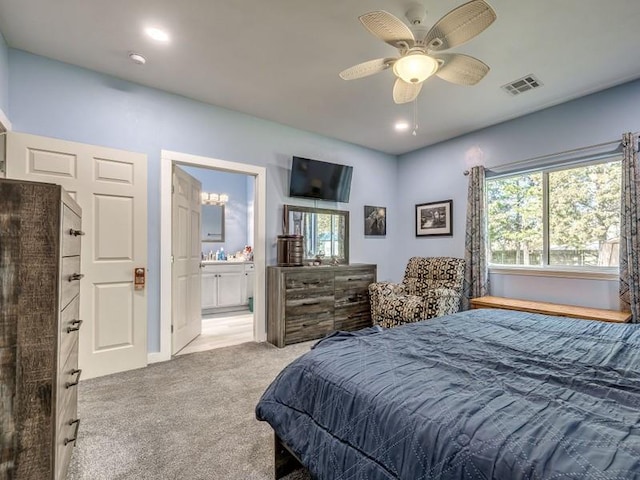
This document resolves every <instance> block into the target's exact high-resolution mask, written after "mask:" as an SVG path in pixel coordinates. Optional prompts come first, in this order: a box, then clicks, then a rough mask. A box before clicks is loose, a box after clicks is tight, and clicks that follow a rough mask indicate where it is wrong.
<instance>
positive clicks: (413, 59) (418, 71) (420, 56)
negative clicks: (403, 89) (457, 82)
mask: <svg viewBox="0 0 640 480" xmlns="http://www.w3.org/2000/svg"><path fill="white" fill-rule="evenodd" d="M436 70H438V62H437V61H436V60H435V59H434V58H431V57H430V56H429V55H426V54H425V53H422V52H415V53H409V54H408V55H405V56H404V57H401V58H399V59H398V60H397V61H396V62H395V63H394V64H393V73H395V74H396V76H398V77H400V78H401V79H402V80H404V81H405V82H407V83H421V82H424V81H425V80H426V79H427V78H429V77H430V76H431V75H433V74H434V73H436Z"/></svg>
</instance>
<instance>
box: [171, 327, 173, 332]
mask: <svg viewBox="0 0 640 480" xmlns="http://www.w3.org/2000/svg"><path fill="white" fill-rule="evenodd" d="M171 333H173V325H171Z"/></svg>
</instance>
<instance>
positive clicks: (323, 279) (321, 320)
mask: <svg viewBox="0 0 640 480" xmlns="http://www.w3.org/2000/svg"><path fill="white" fill-rule="evenodd" d="M375 281H376V265H369V264H352V265H339V266H321V267H267V341H268V342H269V343H272V344H274V345H275V346H277V347H284V346H285V345H290V344H292V343H298V342H305V341H307V340H313V339H316V338H320V337H323V336H324V335H326V334H327V333H330V332H332V331H334V330H358V329H360V328H364V327H369V326H371V307H370V305H369V290H368V288H369V284H370V283H373V282H375Z"/></svg>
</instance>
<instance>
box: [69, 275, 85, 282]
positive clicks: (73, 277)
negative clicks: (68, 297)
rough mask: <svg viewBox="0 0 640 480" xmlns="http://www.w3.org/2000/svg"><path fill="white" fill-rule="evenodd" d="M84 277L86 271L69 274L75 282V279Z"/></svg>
mask: <svg viewBox="0 0 640 480" xmlns="http://www.w3.org/2000/svg"><path fill="white" fill-rule="evenodd" d="M83 278H84V273H72V274H71V275H69V281H70V282H73V281H75V280H82V279H83Z"/></svg>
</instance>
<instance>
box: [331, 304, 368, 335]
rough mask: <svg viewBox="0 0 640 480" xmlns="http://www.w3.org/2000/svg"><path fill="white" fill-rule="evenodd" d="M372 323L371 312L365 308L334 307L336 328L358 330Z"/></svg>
mask: <svg viewBox="0 0 640 480" xmlns="http://www.w3.org/2000/svg"><path fill="white" fill-rule="evenodd" d="M371 325H373V322H372V321H371V312H370V310H369V308H366V309H358V310H354V309H349V308H336V313H335V329H336V330H346V331H350V330H360V329H361V328H366V327H370V326H371Z"/></svg>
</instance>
